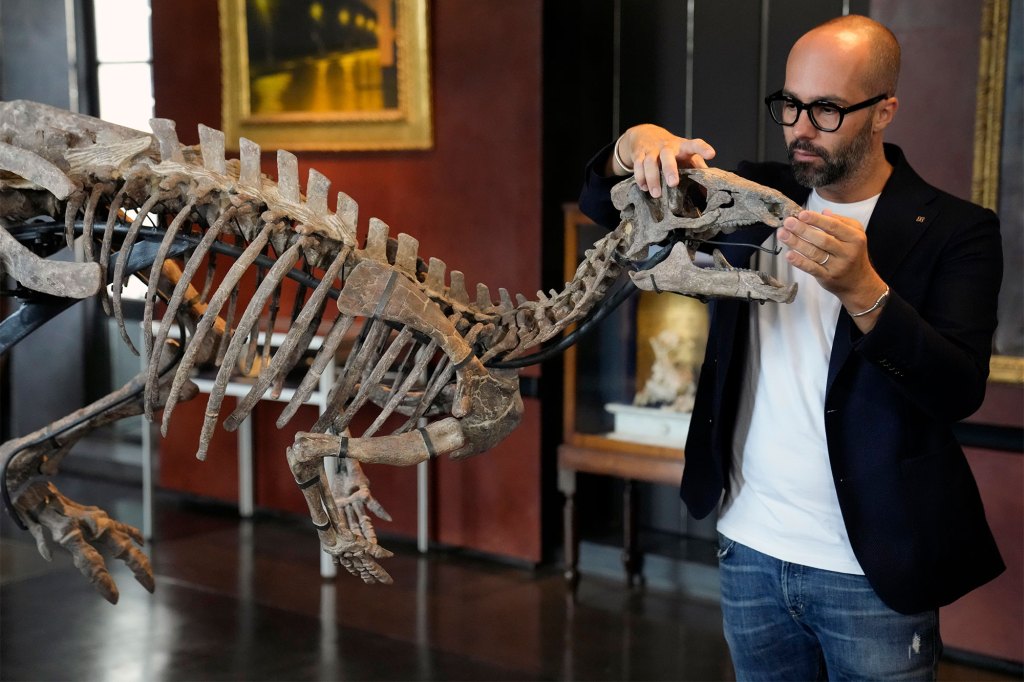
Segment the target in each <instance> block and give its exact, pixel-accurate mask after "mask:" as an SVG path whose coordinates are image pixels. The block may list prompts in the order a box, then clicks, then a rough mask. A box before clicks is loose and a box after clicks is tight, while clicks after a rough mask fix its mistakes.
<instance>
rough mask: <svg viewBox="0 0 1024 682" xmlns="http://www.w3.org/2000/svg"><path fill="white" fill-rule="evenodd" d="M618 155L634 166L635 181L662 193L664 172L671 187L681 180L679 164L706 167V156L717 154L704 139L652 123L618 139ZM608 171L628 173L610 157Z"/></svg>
mask: <svg viewBox="0 0 1024 682" xmlns="http://www.w3.org/2000/svg"><path fill="white" fill-rule="evenodd" d="M617 145H618V146H617V150H618V154H619V158H620V159H621V160H622V162H623V163H624V164H625V165H626V166H627V167H632V169H633V176H634V177H635V178H636V184H637V185H639V186H640V189H642V190H644V191H645V192H650V194H651V196H652V197H654V198H658V197H660V196H661V174H662V173H664V174H665V183H666V184H667V185H668V186H669V187H675V186H676V185H678V184H679V169H680V168H707V167H708V164H707V163H706V159H713V158H714V157H715V150H714V148H713V147H712V146H711V145H709V144H708V143H707V142H705V141H704V140H701V139H694V140H688V139H686V138H685V137H679V136H677V135H673V134H672V133H670V132H669V131H667V130H665V129H664V128H660V127H658V126H656V125H652V124H650V123H645V124H642V125H638V126H634V127H632V128H630V129H629V130H627V131H626V132H625V134H624V135H623V136H622V137H621V138H619V141H618V142H617ZM605 172H606V173H607V174H608V175H628V172H627V170H626V169H624V168H622V167H620V166H619V164H618V163H616V161H615V155H614V154H612V156H610V157H609V159H608V164H607V166H606V167H605Z"/></svg>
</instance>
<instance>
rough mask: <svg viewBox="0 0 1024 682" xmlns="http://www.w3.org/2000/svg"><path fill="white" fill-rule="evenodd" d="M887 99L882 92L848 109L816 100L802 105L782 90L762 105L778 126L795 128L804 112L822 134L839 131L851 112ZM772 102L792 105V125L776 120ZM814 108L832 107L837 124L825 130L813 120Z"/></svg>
mask: <svg viewBox="0 0 1024 682" xmlns="http://www.w3.org/2000/svg"><path fill="white" fill-rule="evenodd" d="M887 97H888V95H887V94H886V93H884V92H883V93H882V94H881V95H875V96H874V97H872V98H870V99H866V100H864V101H863V102H858V103H857V104H851V105H850V106H848V107H844V106H840V105H838V104H836V103H835V102H830V101H829V100H827V99H816V100H814V101H813V102H809V103H807V104H804V103H803V102H801V101H800V100H798V99H797V98H796V97H793V96H792V95H787V94H786V93H785V92H783V91H782V90H779V91H778V92H773V93H772V94H770V95H768V96H767V97H765V98H764V103H765V105H766V106H767V107H768V113H770V114H771V115H772V120H773V121H775V122H776V123H778V124H779V125H780V126H787V127H788V126H795V125H796V122H797V121H799V120H800V113H801V112H803V111H805V110H806V111H807V118H808V119H810V121H811V125H812V126H814V127H815V128H817V129H818V130H820V131H821V132H823V133H834V132H835V131H837V130H839V129H840V128H841V127H842V125H843V121H844V120H845V119H846V115H847V114H852V113H853V112H855V111H860V110H861V109H867V108H868V107H870V106H873V105H875V104H878V103H879V102H881V101H882V100H884V99H886V98H887ZM773 102H788V103H789V104H792V105H793V106H795V107H796V118H794V119H793V122H792V123H783V122H782V121H780V120H779V119H778V117H777V116H776V115H775V111H774V110H772V103H773ZM815 106H828V107H832V108H833V109H835V110H836V111H838V112H839V122H838V123H836V125H835V127H834V128H826V127H824V126H821V125H819V124H818V120H817V119H816V118H814V111H813V109H812V107H815Z"/></svg>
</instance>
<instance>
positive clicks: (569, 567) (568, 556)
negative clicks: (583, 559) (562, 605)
mask: <svg viewBox="0 0 1024 682" xmlns="http://www.w3.org/2000/svg"><path fill="white" fill-rule="evenodd" d="M558 489H559V491H561V493H562V494H563V495H565V504H564V505H563V507H562V524H563V526H562V530H563V539H562V542H563V547H564V553H565V582H566V586H567V587H568V588H569V590H571V591H572V592H575V591H576V587H577V586H578V585H579V582H580V573H579V570H578V566H579V554H580V552H579V550H580V537H579V526H578V524H577V520H576V472H575V471H573V470H571V469H559V470H558Z"/></svg>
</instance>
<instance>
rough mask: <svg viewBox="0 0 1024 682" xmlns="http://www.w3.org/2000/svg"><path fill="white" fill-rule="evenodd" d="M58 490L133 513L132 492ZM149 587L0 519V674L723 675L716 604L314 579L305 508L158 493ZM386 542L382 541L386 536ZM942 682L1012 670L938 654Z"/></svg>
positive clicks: (458, 578) (429, 559)
mask: <svg viewBox="0 0 1024 682" xmlns="http://www.w3.org/2000/svg"><path fill="white" fill-rule="evenodd" d="M58 485H59V486H60V487H61V489H62V490H64V491H65V492H66V494H69V495H70V496H72V497H74V498H75V499H77V500H78V501H80V502H83V503H98V504H100V505H101V506H104V507H105V508H106V509H108V510H109V511H111V513H112V514H113V515H115V516H118V517H120V518H122V519H125V520H127V521H133V520H134V521H135V522H137V519H138V515H139V513H140V503H141V500H140V494H139V492H138V490H137V489H135V488H132V487H128V486H122V485H114V484H110V483H104V482H101V481H98V480H88V479H68V480H65V481H62V482H59V483H58ZM157 528H158V538H157V539H156V540H155V541H154V542H153V543H152V544H151V546H149V547H147V551H148V553H149V554H150V557H151V559H152V562H153V566H154V570H155V573H156V576H157V590H156V593H155V594H153V595H150V594H149V593H147V592H146V591H145V590H143V589H142V588H141V587H140V586H139V585H138V584H137V583H135V582H134V581H133V580H132V578H131V575H130V573H129V572H128V571H127V570H126V569H124V568H123V567H122V566H117V567H115V568H114V573H115V578H116V580H117V582H118V585H119V586H120V590H121V599H120V603H119V604H118V605H117V606H111V605H109V604H108V603H107V602H105V601H104V600H103V599H102V598H100V597H99V596H98V595H97V594H95V593H94V592H93V591H92V589H91V588H90V587H89V585H88V584H87V583H86V582H85V580H84V579H82V578H81V577H80V576H79V575H78V574H77V571H76V569H75V568H74V567H73V566H72V565H71V563H70V561H68V560H67V559H66V558H64V557H63V556H61V557H55V560H54V562H53V563H52V564H47V563H46V562H44V561H43V560H42V559H41V558H39V556H38V554H36V550H35V545H34V543H33V542H32V541H31V537H30V536H29V535H28V533H24V532H22V531H19V530H17V529H16V528H15V527H14V525H13V523H11V522H10V519H4V521H3V522H2V523H0V547H2V552H0V679H3V680H104V681H116V680H133V681H134V680H147V681H148V680H222V679H230V680H339V679H346V680H723V679H724V680H728V679H732V670H731V666H730V664H729V660H728V654H727V651H726V647H725V642H724V640H723V638H722V635H721V614H720V612H719V610H718V607H717V605H716V604H714V603H713V602H703V601H692V600H687V599H685V598H683V597H681V596H680V595H678V594H674V593H670V592H658V591H653V590H648V591H646V592H643V591H630V590H628V589H627V588H626V587H625V586H623V585H621V584H619V583H617V582H612V581H608V580H605V579H601V578H596V577H589V576H587V575H586V574H584V576H583V579H582V581H581V583H580V588H579V592H578V595H577V597H576V599H575V600H573V599H570V598H568V597H567V594H566V591H565V587H564V583H563V580H562V577H561V571H560V569H559V568H558V567H550V568H545V569H541V570H537V571H530V570H526V569H522V568H518V567H512V566H507V565H502V564H500V563H496V562H492V561H487V560H483V559H480V558H474V557H467V556H465V555H462V554H460V553H457V552H444V551H435V552H431V553H430V554H428V555H426V556H424V555H419V554H417V553H416V552H415V551H413V549H412V548H410V547H403V546H402V545H401V544H399V545H395V544H394V543H390V544H391V545H393V548H394V549H397V550H398V552H397V555H396V556H395V557H394V558H393V559H390V560H388V562H387V564H386V565H387V568H388V570H389V571H390V572H391V574H392V576H393V577H394V578H395V584H394V585H393V586H390V587H381V586H377V587H368V586H365V585H363V584H362V583H360V582H359V581H357V580H356V579H354V578H351V577H350V576H348V575H342V576H339V577H338V578H337V579H336V580H333V581H324V580H322V579H321V578H320V576H319V573H318V556H317V548H316V540H315V533H314V532H313V531H312V528H311V527H310V524H309V522H308V519H307V520H305V521H302V520H301V519H293V518H278V517H265V516H260V517H258V518H257V519H255V520H252V521H240V520H239V519H238V518H237V517H236V516H235V515H234V513H233V510H229V509H225V508H223V507H216V506H210V505H203V504H199V503H195V502H188V501H182V500H180V499H178V498H175V497H170V496H161V498H160V501H159V510H158V520H157ZM383 544H385V545H386V546H387V545H388V544H389V543H387V542H385V543H383ZM940 679H944V680H1009V679H1014V678H1012V677H1006V676H1000V675H996V674H993V673H989V672H985V671H981V670H976V669H972V668H964V667H961V666H954V665H952V664H949V663H944V664H943V667H942V669H941V671H940Z"/></svg>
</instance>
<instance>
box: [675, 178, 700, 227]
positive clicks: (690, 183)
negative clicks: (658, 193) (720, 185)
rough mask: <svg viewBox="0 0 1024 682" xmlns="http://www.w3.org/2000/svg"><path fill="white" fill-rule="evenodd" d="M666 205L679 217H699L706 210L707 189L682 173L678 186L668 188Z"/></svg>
mask: <svg viewBox="0 0 1024 682" xmlns="http://www.w3.org/2000/svg"><path fill="white" fill-rule="evenodd" d="M668 207H669V210H670V211H671V212H672V214H673V215H675V216H677V217H679V218H699V217H700V216H701V214H703V213H704V211H705V210H707V189H706V188H705V187H704V186H703V185H701V184H700V183H699V182H696V181H694V180H691V179H690V178H689V177H688V176H686V175H684V176H682V177H681V178H679V186H678V187H669V188H668Z"/></svg>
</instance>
